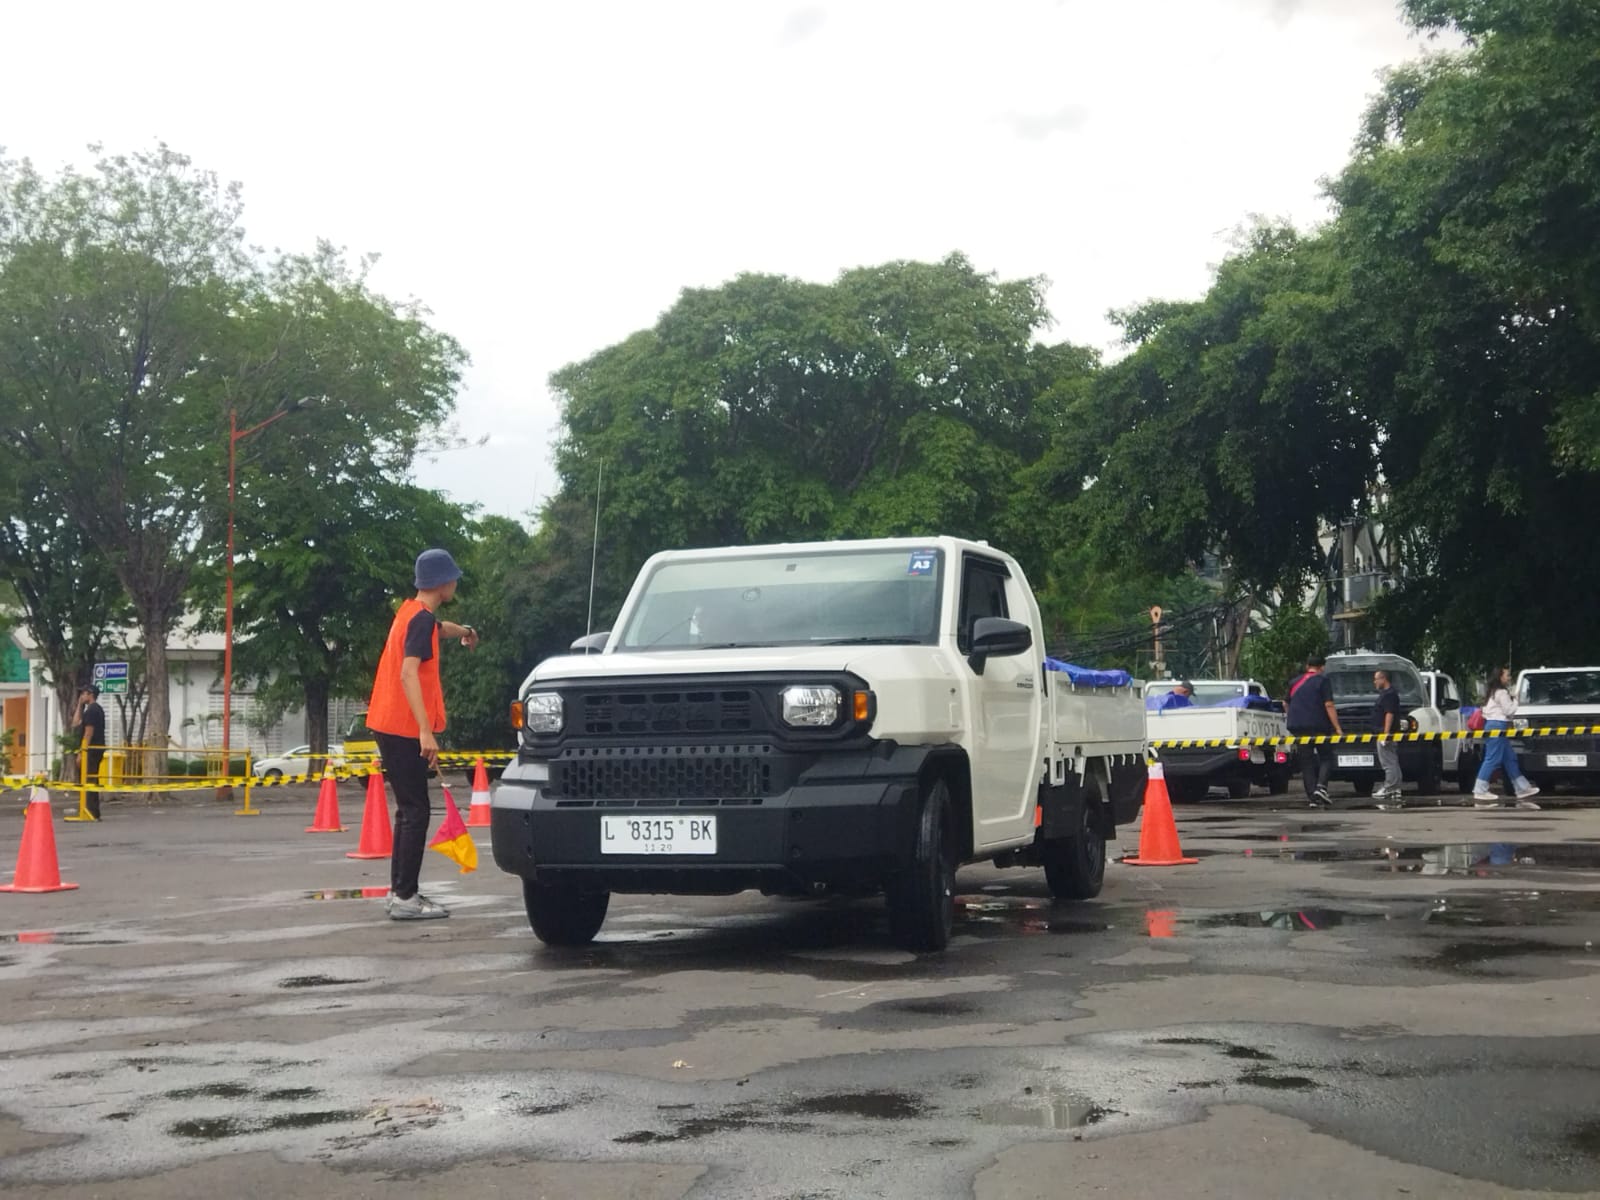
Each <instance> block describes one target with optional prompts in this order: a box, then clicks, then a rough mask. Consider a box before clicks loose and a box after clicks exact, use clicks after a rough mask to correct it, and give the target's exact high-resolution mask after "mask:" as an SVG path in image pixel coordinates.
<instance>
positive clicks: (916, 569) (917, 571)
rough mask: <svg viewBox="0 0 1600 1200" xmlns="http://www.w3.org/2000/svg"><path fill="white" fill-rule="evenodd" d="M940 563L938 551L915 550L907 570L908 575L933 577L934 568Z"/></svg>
mask: <svg viewBox="0 0 1600 1200" xmlns="http://www.w3.org/2000/svg"><path fill="white" fill-rule="evenodd" d="M938 561H939V552H938V551H937V550H913V551H912V552H911V565H910V566H909V567H907V568H906V574H907V575H932V574H933V570H934V566H935V564H936V563H938Z"/></svg>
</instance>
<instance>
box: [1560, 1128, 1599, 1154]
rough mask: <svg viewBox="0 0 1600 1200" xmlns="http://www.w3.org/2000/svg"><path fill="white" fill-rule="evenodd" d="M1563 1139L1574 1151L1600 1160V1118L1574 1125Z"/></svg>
mask: <svg viewBox="0 0 1600 1200" xmlns="http://www.w3.org/2000/svg"><path fill="white" fill-rule="evenodd" d="M1562 1141H1563V1142H1564V1143H1565V1144H1566V1146H1567V1148H1568V1149H1570V1150H1571V1151H1573V1152H1574V1153H1576V1154H1581V1155H1582V1156H1583V1157H1584V1158H1592V1159H1595V1160H1596V1161H1600V1120H1595V1121H1584V1122H1582V1123H1580V1124H1577V1125H1574V1126H1572V1128H1571V1129H1569V1130H1568V1131H1567V1136H1566V1137H1564V1138H1563V1139H1562Z"/></svg>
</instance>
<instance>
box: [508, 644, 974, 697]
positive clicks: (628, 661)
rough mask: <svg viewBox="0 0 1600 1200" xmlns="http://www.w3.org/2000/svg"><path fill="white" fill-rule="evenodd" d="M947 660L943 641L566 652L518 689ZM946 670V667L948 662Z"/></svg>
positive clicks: (862, 670)
mask: <svg viewBox="0 0 1600 1200" xmlns="http://www.w3.org/2000/svg"><path fill="white" fill-rule="evenodd" d="M928 657H932V658H934V659H936V660H939V661H940V662H941V663H944V662H948V661H949V657H950V656H949V655H947V654H945V653H944V648H943V647H942V646H764V647H761V648H759V649H753V650H665V651H660V652H656V651H649V652H644V653H619V654H564V655H560V656H558V657H556V658H547V659H545V661H544V662H542V663H540V664H539V665H538V666H537V667H535V668H534V669H533V671H532V672H530V673H529V675H528V677H527V678H526V679H525V680H523V682H522V690H526V689H527V688H528V687H529V686H530V685H532V684H534V683H537V682H540V681H543V680H550V679H597V678H612V679H617V678H631V679H638V678H644V677H649V676H652V675H663V676H665V675H679V676H681V675H726V674H729V673H731V672H736V671H748V672H750V673H752V674H756V673H766V672H775V671H854V672H855V673H856V674H858V675H861V676H862V678H864V679H866V680H867V681H868V682H869V683H871V682H872V679H873V678H874V676H875V675H877V674H880V673H890V674H898V673H900V672H901V671H902V670H903V664H904V663H905V662H906V661H907V660H908V659H910V658H915V659H917V660H918V661H926V659H927V658H928ZM945 669H946V670H948V669H949V668H948V667H946V668H945Z"/></svg>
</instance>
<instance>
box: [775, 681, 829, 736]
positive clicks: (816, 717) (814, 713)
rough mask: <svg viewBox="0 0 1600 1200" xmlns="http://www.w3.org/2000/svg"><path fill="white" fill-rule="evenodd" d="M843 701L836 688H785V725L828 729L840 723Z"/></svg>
mask: <svg viewBox="0 0 1600 1200" xmlns="http://www.w3.org/2000/svg"><path fill="white" fill-rule="evenodd" d="M842 700H843V697H841V696H840V695H839V689H838V688H835V687H826V686H823V687H791V688H784V689H783V723H784V724H785V725H793V726H796V727H797V728H813V729H822V728H826V727H827V726H829V725H833V724H836V723H837V722H838V720H839V705H840V703H841V701H842Z"/></svg>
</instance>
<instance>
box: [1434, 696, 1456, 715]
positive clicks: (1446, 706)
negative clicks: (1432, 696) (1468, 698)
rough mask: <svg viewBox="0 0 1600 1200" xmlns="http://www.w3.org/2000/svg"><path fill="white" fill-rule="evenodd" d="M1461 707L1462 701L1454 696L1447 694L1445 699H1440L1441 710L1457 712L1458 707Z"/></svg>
mask: <svg viewBox="0 0 1600 1200" xmlns="http://www.w3.org/2000/svg"><path fill="white" fill-rule="evenodd" d="M1460 707H1461V701H1459V700H1457V699H1456V698H1455V697H1454V696H1446V697H1445V698H1444V699H1443V700H1441V701H1439V711H1440V712H1455V711H1456V709H1458V708H1460Z"/></svg>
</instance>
